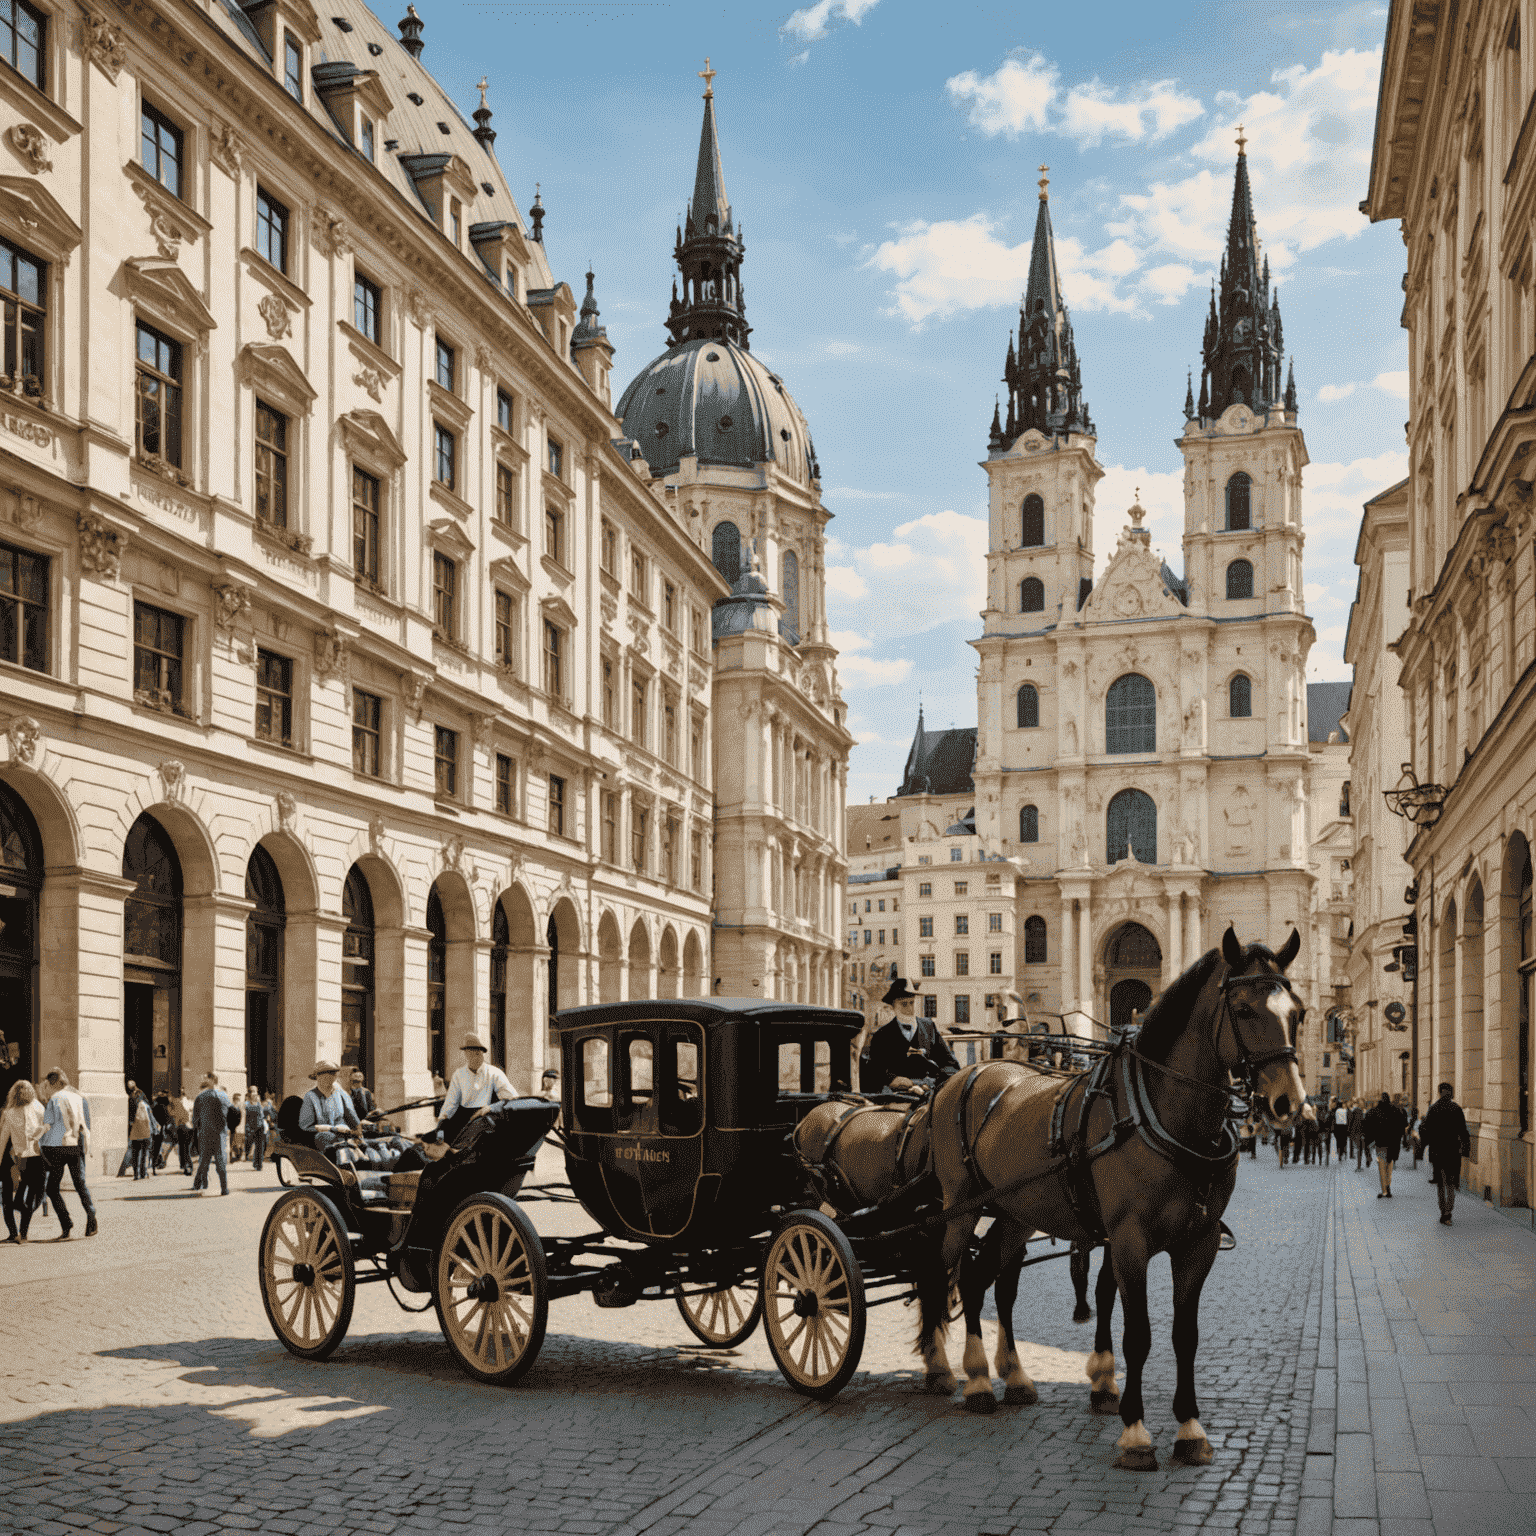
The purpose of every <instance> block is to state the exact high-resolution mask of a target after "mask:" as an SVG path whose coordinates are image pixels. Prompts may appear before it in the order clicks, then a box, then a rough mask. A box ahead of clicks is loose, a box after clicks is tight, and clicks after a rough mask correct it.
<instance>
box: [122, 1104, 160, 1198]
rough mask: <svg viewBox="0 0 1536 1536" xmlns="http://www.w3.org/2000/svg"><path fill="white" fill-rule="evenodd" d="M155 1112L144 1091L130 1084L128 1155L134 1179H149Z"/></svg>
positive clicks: (155, 1127) (155, 1128)
mask: <svg viewBox="0 0 1536 1536" xmlns="http://www.w3.org/2000/svg"><path fill="white" fill-rule="evenodd" d="M157 1129H158V1127H157V1126H156V1125H155V1116H154V1111H153V1110H151V1109H150V1107H149V1099H148V1098H147V1097H146V1096H145V1094H144V1093H143V1091H142V1090H141V1089H140V1088H139V1087H138V1086H137V1085H136V1084H134V1083H131V1082H130V1083H129V1084H128V1153H129V1157H130V1159H131V1160H132V1163H133V1177H134V1181H135V1182H137V1181H138V1180H139V1179H147V1178H148V1177H149V1146H150V1143H151V1142H152V1141H153V1140H154V1139H155V1131H156V1130H157Z"/></svg>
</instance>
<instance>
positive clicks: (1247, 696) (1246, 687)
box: [1227, 672, 1253, 720]
mask: <svg viewBox="0 0 1536 1536" xmlns="http://www.w3.org/2000/svg"><path fill="white" fill-rule="evenodd" d="M1239 683H1241V684H1242V689H1241V692H1242V704H1243V707H1242V708H1241V709H1239V708H1238V694H1239V688H1238V684H1239ZM1227 716H1228V718H1229V719H1232V720H1251V719H1252V718H1253V679H1252V678H1251V677H1249V676H1248V674H1247V673H1246V672H1234V673H1233V674H1232V676H1231V677H1230V678H1228V679H1227Z"/></svg>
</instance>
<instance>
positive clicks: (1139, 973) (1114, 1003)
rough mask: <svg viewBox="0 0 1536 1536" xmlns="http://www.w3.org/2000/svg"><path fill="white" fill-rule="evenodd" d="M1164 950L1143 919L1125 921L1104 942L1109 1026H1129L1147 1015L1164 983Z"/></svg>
mask: <svg viewBox="0 0 1536 1536" xmlns="http://www.w3.org/2000/svg"><path fill="white" fill-rule="evenodd" d="M1162 979H1163V950H1162V946H1161V945H1160V944H1159V943H1158V942H1157V939H1156V938H1155V937H1154V936H1153V935H1152V934H1151V933H1150V932H1148V930H1147V929H1145V928H1143V927H1142V926H1141V924H1140V923H1123V924H1121V926H1120V927H1119V928H1117V929H1116V930H1115V931H1114V932H1113V933H1112V934H1110V936H1109V940H1108V942H1107V943H1106V944H1105V946H1104V991H1105V995H1106V997H1107V998H1108V999H1109V1027H1110V1029H1111V1030H1112V1031H1115V1032H1117V1033H1118V1032H1119V1031H1120V1030H1123V1029H1127V1028H1129V1027H1130V1026H1131V1025H1132V1024H1133V1023H1135V1022H1137V1018H1138V1017H1139V1016H1141V1015H1145V1013H1146V1011H1147V1009H1148V1008H1149V1007H1150V1006H1151V1004H1152V999H1153V997H1154V996H1155V995H1156V993H1157V991H1158V989H1159V988H1160V987H1161V985H1162Z"/></svg>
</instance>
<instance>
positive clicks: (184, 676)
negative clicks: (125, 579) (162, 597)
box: [132, 595, 196, 720]
mask: <svg viewBox="0 0 1536 1536" xmlns="http://www.w3.org/2000/svg"><path fill="white" fill-rule="evenodd" d="M141 612H143V613H147V614H154V615H155V616H156V618H157V620H158V619H170V620H172V621H174V623H175V627H176V636H177V640H178V647H177V649H176V650H175V651H170V650H164V649H161V648H160V647H159V646H146V645H141V644H140V641H139V616H140V613H141ZM189 631H192V633H193V634H194V635H195V630H194V629H193V620H192V619H191V618H189V617H188V616H187V615H186V614H184V613H179V612H177V610H176V609H174V608H164V607H162V606H161V605H160V604H159V603H149V602H145V601H144V600H143V599H142V598H140V597H139V596H137V595H135V596H134V599H133V670H132V678H133V702H134V703H135V704H137V705H141V706H143V707H144V708H146V709H154V710H158V711H160V712H161V713H162V714H173V715H177V716H180V717H181V718H182V719H184V720H191V719H195V718H196V714H195V711H194V710H192V709H189V708H188V707H187V695H188V692H189V685H195V675H194V673H193V668H192V665H191V663H190V662H189V660H188V653H189V651H190V650H191V648H192V647H191V645H190V643H189ZM141 651H145V652H148V653H149V654H150V655H152V656H157V657H160V658H162V660H163V661H165V662H169V663H173V664H174V666H175V668H176V686H175V687H174V688H171V687H163V686H161V684H162V683H163V681H164V678H165V676H166V671H165V669H164V668H158V667H157V682H156V686H155V688H154V689H144V688H141V687H140V686H139V683H140V679H141V677H142V675H143V674H142V670H141V662H140V655H139V653H140V652H141ZM150 693H162V694H164V695H165V697H164V699H163V700H161V699H156V698H153V697H144V696H143V695H145V694H150Z"/></svg>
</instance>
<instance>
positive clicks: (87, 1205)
mask: <svg viewBox="0 0 1536 1536" xmlns="http://www.w3.org/2000/svg"><path fill="white" fill-rule="evenodd" d="M42 1086H43V1094H44V1096H45V1099H46V1105H45V1107H44V1109H43V1134H42V1137H41V1139H40V1140H39V1142H38V1149H39V1150H40V1151H41V1152H42V1154H43V1161H44V1162H45V1163H46V1164H47V1165H48V1201H49V1204H51V1205H52V1206H53V1210H54V1214H55V1215H56V1216H57V1217H58V1218H59V1225H60V1226H61V1227H63V1229H64V1230H63V1231H62V1232H60V1233H59V1235H58V1237H56V1238H55V1239H54V1241H55V1242H59V1243H63V1242H67V1241H68V1240H69V1239H70V1238H71V1237H73V1236H74V1234H75V1224H74V1222H72V1221H71V1220H70V1219H69V1209H68V1207H67V1206H65V1204H64V1174H65V1171H66V1170H67V1171H68V1173H69V1178H70V1182H71V1183H72V1184H73V1185H74V1186H75V1193H76V1194H77V1195H78V1196H79V1197H80V1204H81V1207H82V1208H83V1209H84V1211H85V1235H86V1236H87V1237H95V1236H96V1232H97V1226H96V1202H95V1201H94V1200H92V1199H91V1191H90V1189H89V1188H88V1187H87V1185H86V1182H85V1159H86V1154H87V1153H88V1152H89V1151H90V1148H91V1106H90V1105H89V1104H88V1103H87V1102H86V1101H85V1099H84V1098H82V1097H81V1096H80V1094H78V1093H77V1092H76V1091H75V1090H74V1089H73V1088H71V1087H70V1085H69V1076H68V1074H67V1073H66V1072H65V1071H64V1070H63V1069H62V1068H60V1067H55V1068H54V1069H53V1071H52V1072H50V1073H49V1074H48V1075H47V1076H46V1077H45V1078H44V1079H43V1084H42Z"/></svg>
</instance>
